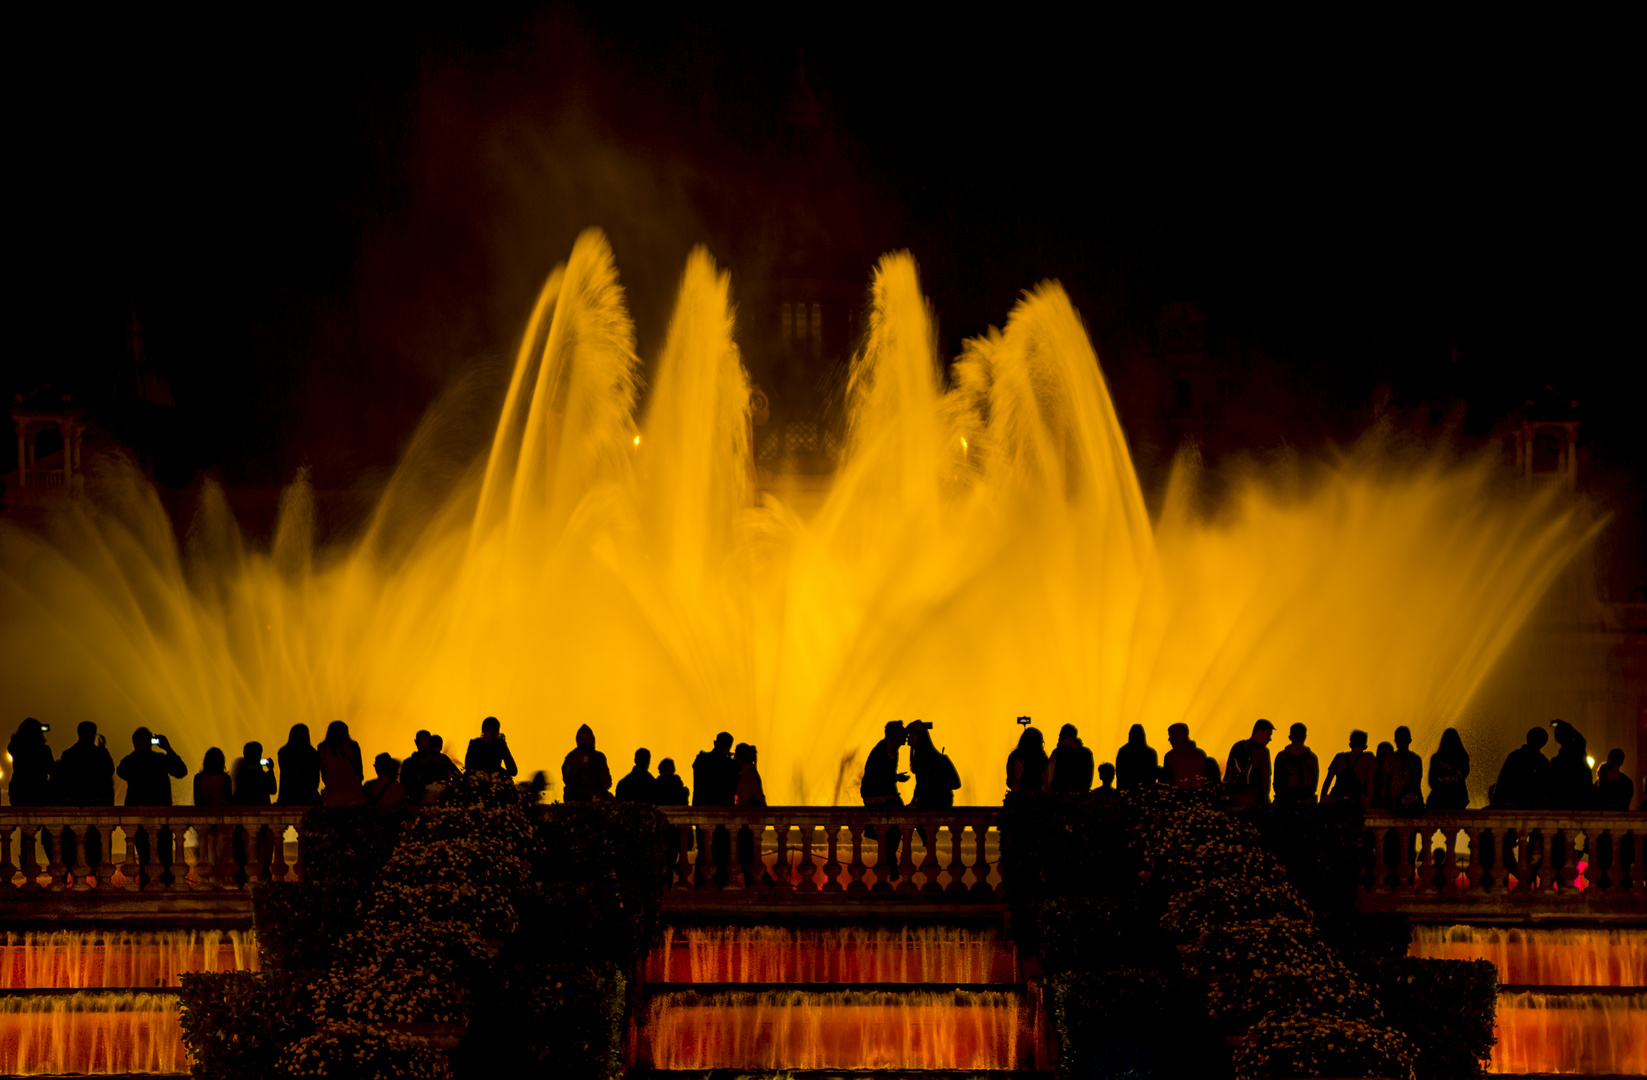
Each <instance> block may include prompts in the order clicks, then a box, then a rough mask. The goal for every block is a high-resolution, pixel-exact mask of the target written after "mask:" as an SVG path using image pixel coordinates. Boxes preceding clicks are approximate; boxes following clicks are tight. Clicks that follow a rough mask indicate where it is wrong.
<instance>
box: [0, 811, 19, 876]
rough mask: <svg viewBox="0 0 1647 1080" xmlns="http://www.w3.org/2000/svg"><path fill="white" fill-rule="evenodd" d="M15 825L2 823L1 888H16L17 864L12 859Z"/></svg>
mask: <svg viewBox="0 0 1647 1080" xmlns="http://www.w3.org/2000/svg"><path fill="white" fill-rule="evenodd" d="M14 828H15V826H12V825H0V890H4V889H15V888H16V887H17V885H16V883H15V882H13V881H12V878H13V877H15V876H16V875H17V864H16V863H14V862H12V861H11V834H12V831H13V829H14Z"/></svg>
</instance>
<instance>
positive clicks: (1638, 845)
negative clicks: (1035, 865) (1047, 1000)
mask: <svg viewBox="0 0 1647 1080" xmlns="http://www.w3.org/2000/svg"><path fill="white" fill-rule="evenodd" d="M1624 844H1626V845H1628V851H1629V856H1630V865H1629V866H1628V867H1627V868H1626V870H1625V872H1624V876H1623V880H1626V881H1628V882H1629V886H1630V887H1629V892H1630V895H1631V897H1632V898H1634V899H1636V900H1640V899H1642V894H1643V893H1647V866H1643V865H1642V864H1643V862H1647V850H1643V849H1647V833H1644V832H1642V831H1641V830H1640V829H1630V830H1628V831H1627V832H1625V834H1624ZM0 869H3V868H0Z"/></svg>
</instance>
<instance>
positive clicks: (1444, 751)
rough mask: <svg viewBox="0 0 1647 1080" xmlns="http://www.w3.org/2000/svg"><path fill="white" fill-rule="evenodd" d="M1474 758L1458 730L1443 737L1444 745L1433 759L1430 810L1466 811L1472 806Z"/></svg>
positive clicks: (1450, 730)
mask: <svg viewBox="0 0 1647 1080" xmlns="http://www.w3.org/2000/svg"><path fill="white" fill-rule="evenodd" d="M1469 775H1470V755H1469V754H1466V753H1465V752H1464V740H1463V739H1461V738H1459V736H1458V729H1457V728H1448V729H1447V730H1446V731H1443V732H1442V733H1441V745H1440V746H1439V747H1438V748H1437V749H1436V752H1435V753H1433V754H1431V755H1430V799H1429V802H1428V803H1426V804H1425V805H1426V807H1427V808H1428V809H1430V810H1465V809H1468V808H1469V805H1470V789H1469V787H1468V786H1467V785H1466V784H1465V780H1466V779H1468V778H1469Z"/></svg>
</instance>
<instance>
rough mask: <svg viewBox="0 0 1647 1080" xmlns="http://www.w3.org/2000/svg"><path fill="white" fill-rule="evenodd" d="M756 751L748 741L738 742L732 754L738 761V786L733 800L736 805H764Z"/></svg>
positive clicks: (764, 800) (763, 788) (764, 796)
mask: <svg viewBox="0 0 1647 1080" xmlns="http://www.w3.org/2000/svg"><path fill="white" fill-rule="evenodd" d="M758 756H759V755H758V751H757V750H756V749H755V747H754V746H753V745H751V744H750V743H739V744H738V748H737V750H736V751H735V752H734V753H733V755H732V760H734V761H736V762H737V763H738V786H737V789H736V790H735V791H734V793H733V801H734V802H735V803H736V804H737V805H738V806H765V805H766V788H765V787H764V786H763V785H762V784H761V772H760V768H759V767H758V766H757V764H756V758H757V757H758Z"/></svg>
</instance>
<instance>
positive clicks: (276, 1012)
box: [178, 971, 312, 1080]
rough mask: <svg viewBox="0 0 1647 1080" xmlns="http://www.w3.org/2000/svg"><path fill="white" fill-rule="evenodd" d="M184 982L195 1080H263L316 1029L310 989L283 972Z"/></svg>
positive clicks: (199, 975)
mask: <svg viewBox="0 0 1647 1080" xmlns="http://www.w3.org/2000/svg"><path fill="white" fill-rule="evenodd" d="M179 981H180V982H181V984H182V988H181V990H179V992H178V995H179V996H178V1005H179V1008H180V1011H181V1014H182V1015H181V1018H180V1019H181V1024H182V1028H183V1038H184V1039H185V1041H186V1042H187V1043H188V1047H189V1056H190V1057H191V1058H192V1059H193V1062H194V1064H193V1074H194V1075H195V1076H199V1077H210V1078H211V1080H263V1078H264V1077H265V1076H268V1075H269V1073H270V1070H271V1069H272V1068H273V1067H274V1063H275V1059H276V1058H277V1057H278V1055H279V1054H280V1053H281V1051H282V1050H283V1048H285V1047H286V1046H287V1045H289V1044H290V1043H291V1042H292V1041H293V1040H294V1039H296V1038H298V1037H300V1036H301V1035H303V1034H304V1033H306V1032H307V1031H308V1030H309V1029H310V1027H311V1026H312V1025H311V1024H310V1023H309V1019H308V1013H309V1009H308V1004H309V1003H308V1000H307V997H306V995H305V993H304V988H303V987H302V986H300V985H298V984H297V983H296V982H295V981H294V980H293V979H291V978H289V977H287V976H286V975H285V974H283V973H281V972H274V971H264V972H251V971H210V972H185V973H184V974H183V975H182V976H181V977H180V979H179Z"/></svg>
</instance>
